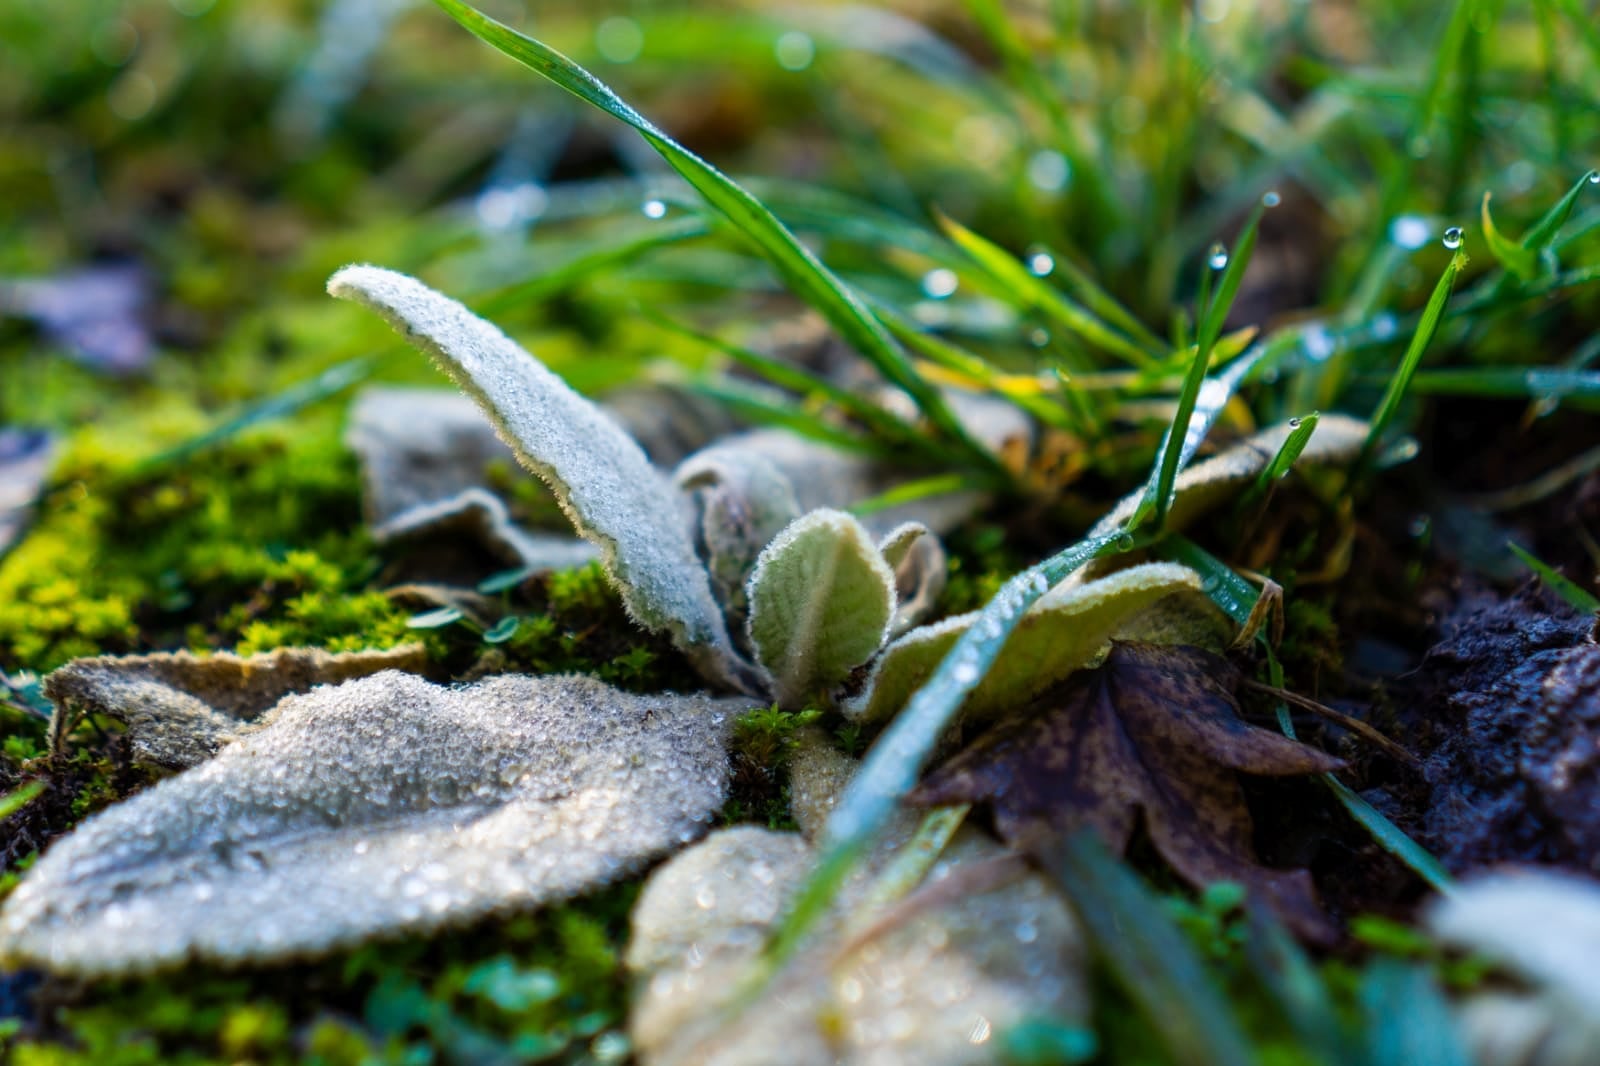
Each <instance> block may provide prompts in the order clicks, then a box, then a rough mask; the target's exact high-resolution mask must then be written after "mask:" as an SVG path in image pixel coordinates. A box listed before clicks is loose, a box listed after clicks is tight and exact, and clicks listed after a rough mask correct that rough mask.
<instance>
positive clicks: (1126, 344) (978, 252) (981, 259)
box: [939, 215, 1160, 367]
mask: <svg viewBox="0 0 1600 1066" xmlns="http://www.w3.org/2000/svg"><path fill="white" fill-rule="evenodd" d="M939 225H940V226H941V227H942V228H943V229H944V232H945V234H946V235H947V236H948V237H949V238H950V239H951V240H952V241H954V242H955V244H956V247H958V248H960V249H961V250H962V251H964V252H966V253H967V254H968V255H969V256H971V257H972V261H973V262H975V263H977V264H978V266H980V267H982V268H983V269H984V271H985V272H987V273H988V275H989V276H990V277H991V278H993V279H994V280H995V281H997V282H999V283H1000V285H1001V287H1002V290H1003V292H1004V294H1005V296H1006V297H1008V298H1009V299H1010V300H1012V301H1014V302H1016V303H1020V304H1021V305H1022V306H1023V307H1026V308H1030V309H1033V310H1036V311H1039V312H1041V313H1042V314H1045V315H1047V316H1049V318H1050V319H1051V320H1052V321H1054V322H1056V323H1057V324H1059V325H1060V326H1062V327H1063V328H1064V329H1066V330H1067V331H1068V332H1070V333H1072V334H1073V335H1075V336H1077V337H1079V338H1081V339H1082V340H1084V341H1085V342H1087V343H1089V344H1091V345H1095V346H1097V347H1099V348H1101V349H1103V350H1105V351H1108V352H1112V353H1114V354H1116V355H1119V356H1121V357H1122V358H1123V359H1125V360H1127V361H1128V362H1130V363H1132V364H1133V365H1135V366H1139V367H1155V366H1159V365H1160V360H1159V359H1156V358H1154V357H1153V356H1151V355H1150V354H1149V353H1148V352H1146V351H1145V350H1144V349H1143V348H1140V347H1139V346H1138V345H1137V344H1135V343H1134V342H1133V341H1131V340H1129V339H1128V338H1127V337H1124V336H1123V335H1122V334H1121V333H1119V332H1117V331H1116V330H1114V329H1112V328H1111V327H1110V326H1108V325H1106V324H1105V323H1104V322H1102V321H1100V320H1099V319H1098V318H1096V317H1095V316H1094V315H1092V314H1090V313H1089V312H1088V311H1086V310H1084V309H1083V308H1082V307H1079V306H1078V305H1077V304H1075V303H1073V302H1072V301H1071V300H1069V299H1067V298H1066V297H1065V296H1064V295H1062V294H1061V293H1060V292H1058V291H1057V290H1056V288H1055V287H1054V286H1052V285H1051V284H1049V283H1048V282H1046V281H1044V280H1042V279H1041V278H1039V277H1037V276H1035V275H1034V274H1032V273H1030V272H1029V270H1028V268H1027V267H1025V266H1023V265H1022V264H1021V263H1020V262H1018V261H1017V260H1016V258H1015V257H1014V256H1012V254H1011V253H1010V252H1008V251H1006V250H1005V249H1004V248H1002V247H1000V246H999V245H998V244H995V243H994V242H992V241H990V240H989V239H988V238H987V237H982V236H980V235H978V234H977V233H974V232H973V231H972V230H969V229H967V227H965V226H963V225H962V224H961V223H959V222H957V221H955V220H954V219H952V218H947V217H946V216H944V215H940V216H939Z"/></svg>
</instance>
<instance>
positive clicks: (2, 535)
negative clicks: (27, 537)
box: [0, 427, 55, 555]
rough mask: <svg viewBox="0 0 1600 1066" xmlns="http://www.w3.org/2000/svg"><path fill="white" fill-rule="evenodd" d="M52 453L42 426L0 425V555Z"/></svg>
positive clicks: (19, 529)
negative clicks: (26, 427) (22, 427)
mask: <svg viewBox="0 0 1600 1066" xmlns="http://www.w3.org/2000/svg"><path fill="white" fill-rule="evenodd" d="M54 454H55V448H54V445H53V442H52V440H51V437H50V434H49V433H46V432H45V431H44V430H37V429H36V430H28V429H17V428H15V427H7V428H4V429H0V555H4V554H5V552H6V549H7V548H10V547H11V545H12V544H13V543H14V542H15V541H16V539H17V537H18V535H19V534H21V532H22V529H23V526H24V524H25V523H26V521H27V516H28V508H30V507H32V506H33V501H34V499H35V498H36V497H37V496H38V495H39V489H40V488H41V487H42V486H43V485H44V480H45V478H46V477H47V476H48V475H49V473H50V461H51V459H52V458H53V457H54Z"/></svg>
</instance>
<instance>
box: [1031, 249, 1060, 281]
mask: <svg viewBox="0 0 1600 1066" xmlns="http://www.w3.org/2000/svg"><path fill="white" fill-rule="evenodd" d="M1055 268H1056V261H1055V260H1054V259H1053V258H1051V256H1050V253H1049V252H1034V253H1033V254H1032V255H1030V256H1028V273H1030V274H1032V275H1033V276H1034V277H1036V278H1042V277H1044V276H1046V275H1047V274H1049V273H1050V272H1051V271H1053V270H1055Z"/></svg>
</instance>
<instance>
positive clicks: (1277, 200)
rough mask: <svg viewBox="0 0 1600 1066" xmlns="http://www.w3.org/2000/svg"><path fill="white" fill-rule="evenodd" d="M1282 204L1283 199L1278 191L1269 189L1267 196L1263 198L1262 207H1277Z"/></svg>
mask: <svg viewBox="0 0 1600 1066" xmlns="http://www.w3.org/2000/svg"><path fill="white" fill-rule="evenodd" d="M1281 203H1283V197H1281V196H1279V195H1278V190H1276V189H1268V190H1267V192H1266V194H1265V195H1263V196H1262V197H1261V206H1262V207H1277V206H1278V205H1279V204H1281Z"/></svg>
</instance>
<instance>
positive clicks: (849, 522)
mask: <svg viewBox="0 0 1600 1066" xmlns="http://www.w3.org/2000/svg"><path fill="white" fill-rule="evenodd" d="M749 598H750V646H751V647H752V648H753V649H754V650H755V654H756V660H757V661H758V662H759V663H760V664H761V665H762V666H764V667H765V668H766V669H767V670H768V671H769V672H770V673H771V674H772V677H773V683H774V686H775V690H776V696H777V699H778V703H779V704H780V705H781V706H784V707H798V706H800V705H801V704H802V703H803V702H804V701H805V700H806V699H807V698H808V697H809V696H811V695H813V694H815V693H817V692H826V691H828V690H829V689H832V688H833V687H834V686H836V685H838V684H839V683H840V682H842V681H844V679H845V678H847V677H849V676H850V672H851V671H852V670H854V669H855V668H856V667H858V666H860V665H861V664H862V663H864V662H866V661H867V660H868V659H870V658H871V657H872V654H873V653H874V652H876V651H877V650H878V648H879V647H880V646H881V645H882V644H883V640H884V636H885V634H886V633H887V632H888V626H889V619H890V616H891V614H892V613H893V611H894V573H893V572H892V571H891V570H890V569H889V566H888V564H887V563H885V562H884V561H883V556H882V555H881V554H880V553H879V552H878V548H877V545H876V544H874V543H873V542H872V538H871V536H870V535H869V534H868V533H867V531H866V529H865V528H864V527H863V526H862V525H861V523H860V522H858V521H856V520H855V518H853V517H851V516H850V515H848V514H845V513H844V512H843V511H829V510H822V511H812V512H811V513H810V514H808V515H806V516H805V517H804V518H801V519H799V520H798V521H796V522H794V523H793V524H791V525H790V526H789V527H788V528H787V529H785V530H784V531H783V532H782V533H781V534H779V535H778V537H777V538H776V539H775V540H773V542H772V543H771V544H769V545H767V548H766V550H765V551H763V552H762V553H761V557H760V559H758V560H757V562H756V568H755V572H754V573H752V574H751V575H750V589H749Z"/></svg>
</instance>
